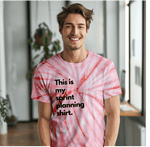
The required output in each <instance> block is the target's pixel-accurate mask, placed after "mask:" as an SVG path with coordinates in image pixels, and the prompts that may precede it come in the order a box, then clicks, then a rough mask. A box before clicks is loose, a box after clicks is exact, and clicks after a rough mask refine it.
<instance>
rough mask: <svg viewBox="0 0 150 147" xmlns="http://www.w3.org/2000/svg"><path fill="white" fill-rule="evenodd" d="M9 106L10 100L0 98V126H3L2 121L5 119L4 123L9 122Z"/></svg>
mask: <svg viewBox="0 0 150 147" xmlns="http://www.w3.org/2000/svg"><path fill="white" fill-rule="evenodd" d="M7 105H8V100H7V99H4V98H3V97H1V96H0V126H1V125H2V124H3V123H2V120H1V119H3V121H4V122H7V123H8V122H9V117H8V108H7Z"/></svg>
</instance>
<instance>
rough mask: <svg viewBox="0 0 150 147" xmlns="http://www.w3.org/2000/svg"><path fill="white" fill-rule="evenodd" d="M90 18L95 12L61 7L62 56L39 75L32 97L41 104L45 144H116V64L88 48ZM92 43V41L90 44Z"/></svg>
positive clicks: (93, 146)
mask: <svg viewBox="0 0 150 147" xmlns="http://www.w3.org/2000/svg"><path fill="white" fill-rule="evenodd" d="M92 14H93V10H89V9H87V8H85V7H84V6H83V5H81V4H72V5H68V6H67V7H66V8H63V11H62V12H61V13H59V14H58V15H57V20H58V23H59V32H60V34H61V35H62V40H63V45H64V46H63V47H64V48H63V51H62V52H61V53H58V54H56V55H54V56H53V57H51V58H49V59H47V60H46V61H44V62H42V63H41V64H39V65H38V66H37V68H36V70H35V73H34V80H33V89H32V96H31V97H32V98H33V99H35V100H38V101H39V102H38V113H39V120H38V132H39V139H40V142H41V145H44V146H51V147H103V146H104V145H105V146H114V145H115V142H116V139H117V135H118V131H119V124H120V100H119V94H121V88H120V83H119V79H118V75H117V72H116V69H115V66H114V64H113V62H112V61H111V60H108V59H106V58H104V57H102V56H100V55H98V54H96V53H93V52H91V51H89V50H87V49H85V46H84V42H85V38H86V36H87V34H88V30H89V28H90V23H91V20H92ZM93 41H94V38H93V40H91V43H92V42H93ZM93 48H94V45H93ZM91 50H92V49H91ZM104 108H105V110H106V112H107V125H106V127H105V120H104ZM52 114H53V117H52V118H51V115H52Z"/></svg>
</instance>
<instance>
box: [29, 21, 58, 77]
mask: <svg viewBox="0 0 150 147" xmlns="http://www.w3.org/2000/svg"><path fill="white" fill-rule="evenodd" d="M52 37H53V33H52V31H51V30H50V29H49V27H48V25H47V24H46V23H45V22H43V23H40V24H39V25H38V28H37V29H36V31H35V34H34V36H33V37H32V38H30V39H28V43H29V44H31V45H32V49H33V50H35V51H38V50H41V49H42V50H43V51H42V53H43V52H44V54H43V55H41V52H40V53H39V54H37V55H36V56H35V57H33V58H32V63H31V67H35V66H34V61H35V59H37V58H38V57H39V55H40V57H41V56H42V57H41V59H40V63H41V62H43V61H44V60H46V59H48V58H50V57H52V56H53V55H54V54H57V53H58V51H60V42H59V40H56V41H52ZM37 64H39V63H37ZM27 74H28V77H29V76H30V77H31V74H32V72H31V71H30V70H29V72H28V73H27Z"/></svg>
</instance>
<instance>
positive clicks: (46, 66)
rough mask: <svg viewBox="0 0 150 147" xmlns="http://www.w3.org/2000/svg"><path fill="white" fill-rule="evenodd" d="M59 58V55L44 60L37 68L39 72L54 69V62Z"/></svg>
mask: <svg viewBox="0 0 150 147" xmlns="http://www.w3.org/2000/svg"><path fill="white" fill-rule="evenodd" d="M56 58H58V54H56V55H53V56H52V57H50V58H48V59H47V60H44V61H43V62H41V63H39V64H38V65H37V67H36V69H38V70H39V71H41V70H47V69H49V68H52V67H53V62H54V60H55V59H56Z"/></svg>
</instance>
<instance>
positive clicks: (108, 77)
mask: <svg viewBox="0 0 150 147" xmlns="http://www.w3.org/2000/svg"><path fill="white" fill-rule="evenodd" d="M103 92H104V95H103V96H104V97H103V98H104V99H108V98H110V97H113V96H116V95H119V94H122V92H121V87H120V82H119V78H118V74H117V72H116V68H115V65H114V63H113V62H112V61H111V62H110V64H109V65H108V66H107V67H106V68H105V71H104V88H103Z"/></svg>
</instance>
